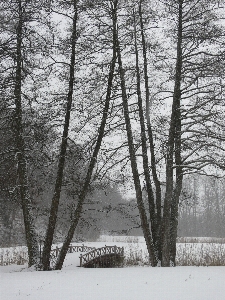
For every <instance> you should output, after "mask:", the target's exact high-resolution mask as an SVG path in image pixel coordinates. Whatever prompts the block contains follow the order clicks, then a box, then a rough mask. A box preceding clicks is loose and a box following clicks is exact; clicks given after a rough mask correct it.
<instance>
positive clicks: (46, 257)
mask: <svg viewBox="0 0 225 300" xmlns="http://www.w3.org/2000/svg"><path fill="white" fill-rule="evenodd" d="M76 40H77V1H74V16H73V31H72V36H71V44H72V50H71V59H70V79H69V92H68V95H67V108H66V114H65V122H64V129H63V136H62V142H61V149H60V155H59V162H58V169H57V176H56V181H55V189H54V194H53V198H52V204H51V210H50V216H49V222H48V227H47V231H46V236H45V241H44V248H43V254H42V266H43V270H49V268H50V251H51V246H52V242H53V236H54V232H55V227H56V221H57V214H58V206H59V200H60V194H61V189H62V181H63V171H64V166H65V157H66V149H67V139H68V132H69V125H70V113H71V106H72V99H73V90H74V71H75V46H76Z"/></svg>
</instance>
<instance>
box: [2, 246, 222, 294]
mask: <svg viewBox="0 0 225 300" xmlns="http://www.w3.org/2000/svg"><path fill="white" fill-rule="evenodd" d="M104 244H105V243H103V242H98V243H85V245H87V246H97V247H102V246H104ZM107 245H115V243H113V241H112V242H110V243H109V242H108V243H107ZM116 245H117V246H121V245H122V242H117V243H116ZM123 245H125V246H126V245H127V244H125V243H123ZM79 256H80V253H71V254H68V255H67V257H66V261H65V263H64V268H63V269H62V270H61V271H50V272H42V271H34V270H32V269H29V268H27V266H26V265H9V266H1V267H0V299H3V300H17V299H18V300H24V299H31V300H40V299H42V300H48V299H52V300H53V299H54V300H59V299H60V300H62V299H67V300H72V299H73V300H74V299H78V300H89V299H92V300H93V299H94V300H95V299H96V300H101V299H102V300H103V299H104V300H111V299H116V300H117V299H118V300H120V299H123V300H126V299H127V300H128V299H129V300H139V299H140V300H142V299H153V300H157V299H160V300H164V299H165V300H170V299H173V300H190V299H191V300H195V299H196V300H208V299H210V300H211V299H217V300H220V299H225V284H224V283H225V267H176V268H152V267H148V266H145V267H140V266H137V267H124V268H109V269H100V268H99V269H85V268H80V267H77V266H79Z"/></svg>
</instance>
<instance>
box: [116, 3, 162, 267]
mask: <svg viewBox="0 0 225 300" xmlns="http://www.w3.org/2000/svg"><path fill="white" fill-rule="evenodd" d="M112 15H113V31H114V34H115V35H116V48H117V56H118V64H119V74H120V84H121V90H122V100H123V110H124V118H125V123H126V131H127V139H128V145H129V154H130V161H131V169H132V173H133V180H134V186H135V191H136V199H137V205H138V209H139V213H140V219H141V226H142V230H143V233H144V237H145V241H146V245H147V249H148V253H149V258H150V263H151V265H152V266H153V267H155V266H156V265H157V258H156V254H155V249H154V243H153V239H152V234H151V232H150V229H149V223H148V219H147V215H146V211H145V207H144V202H143V199H142V190H141V184H140V178H139V173H138V167H137V161H136V155H135V149H134V141H133V133H132V129H131V123H130V116H129V107H128V101H127V92H126V85H125V79H124V69H123V65H122V59H121V52H120V45H119V37H118V29H117V1H116V0H115V1H114V5H113V7H112Z"/></svg>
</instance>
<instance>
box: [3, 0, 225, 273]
mask: <svg viewBox="0 0 225 300" xmlns="http://www.w3.org/2000/svg"><path fill="white" fill-rule="evenodd" d="M224 13H225V10H224V1H222V0H221V1H210V2H209V1H206V0H168V1H166V0H152V1H147V0H133V1H131V0H92V1H89V0H40V1H34V0H4V1H1V3H0V17H1V21H0V74H1V76H0V93H1V98H0V137H1V143H0V229H1V234H0V237H1V246H2V247H4V246H10V245H14V244H18V243H19V244H26V245H27V248H28V255H29V266H35V267H36V268H37V269H39V270H44V271H47V270H50V251H51V247H52V245H53V243H54V242H55V241H61V242H63V246H62V248H61V251H60V254H59V256H58V259H57V262H56V264H55V267H54V268H55V269H56V270H60V269H61V268H62V267H63V262H64V259H65V256H66V253H67V251H68V247H69V245H70V243H71V241H73V240H74V239H82V238H87V239H94V238H96V237H97V236H98V235H100V234H101V233H104V232H108V233H109V234H113V233H119V234H126V235H127V234H130V233H132V234H133V235H136V234H139V235H143V236H144V239H145V242H146V246H147V250H148V255H149V263H150V265H151V266H153V267H155V266H157V265H158V266H159V265H160V266H163V267H169V266H175V264H176V262H175V259H176V239H177V237H178V236H215V237H224V229H225V201H224V200H225V199H224V198H225V190H224V189H225V187H224V182H225V181H224V170H225V160H224V151H225V144H224V142H225V128H224V125H225V124H224V117H225V112H224V107H225V105H224V104H225V103H224V102H225V100H224V84H225V81H224V67H223V65H224V61H225V44H224V32H225V31H224V24H225V23H224V15H225V14H224ZM40 243H42V244H43V251H42V253H41V254H40V251H39V244H40ZM40 255H41V257H40Z"/></svg>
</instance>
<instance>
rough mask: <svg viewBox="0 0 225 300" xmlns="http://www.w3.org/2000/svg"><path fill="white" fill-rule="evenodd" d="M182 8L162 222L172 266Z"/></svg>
mask: <svg viewBox="0 0 225 300" xmlns="http://www.w3.org/2000/svg"><path fill="white" fill-rule="evenodd" d="M182 9H183V0H179V15H178V37H177V58H176V74H175V86H174V93H173V105H172V113H171V119H170V129H169V137H168V142H167V156H166V163H167V164H166V194H165V199H164V210H163V223H162V266H163V267H169V266H170V225H171V223H170V219H171V205H172V197H173V155H174V143H175V139H177V138H178V137H179V135H180V132H179V131H177V130H176V126H177V122H178V121H179V120H178V119H179V118H180V112H179V110H180V98H181V70H182Z"/></svg>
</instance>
